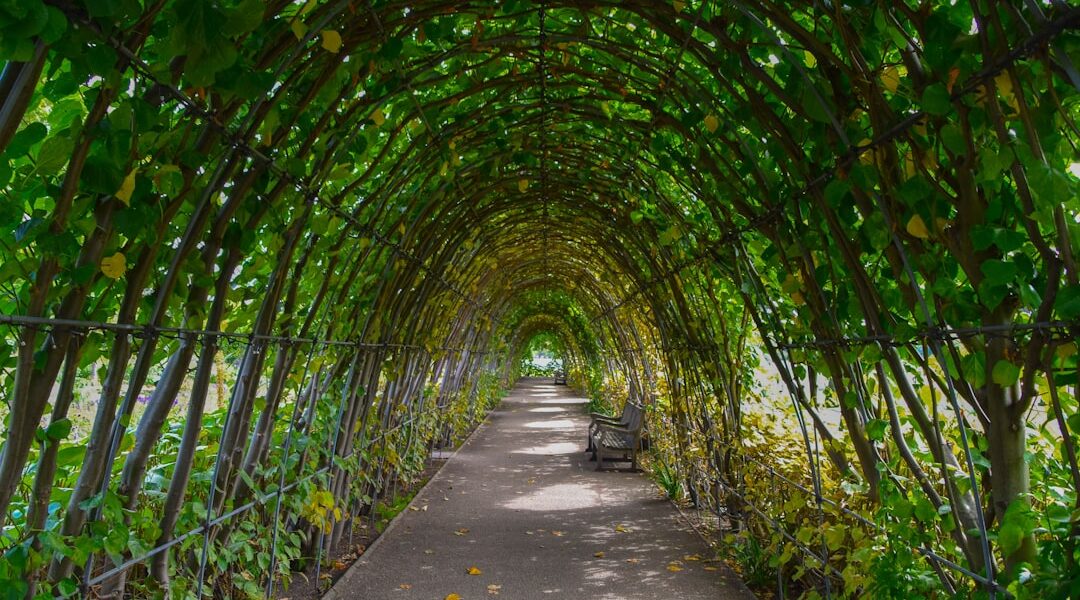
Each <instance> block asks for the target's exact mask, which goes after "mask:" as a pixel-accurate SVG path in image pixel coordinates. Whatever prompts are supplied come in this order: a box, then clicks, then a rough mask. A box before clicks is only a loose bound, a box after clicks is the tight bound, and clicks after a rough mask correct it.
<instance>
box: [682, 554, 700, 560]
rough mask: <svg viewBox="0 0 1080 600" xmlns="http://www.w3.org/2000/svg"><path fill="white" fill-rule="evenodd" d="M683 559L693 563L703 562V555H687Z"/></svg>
mask: <svg viewBox="0 0 1080 600" xmlns="http://www.w3.org/2000/svg"><path fill="white" fill-rule="evenodd" d="M682 559H683V560H691V561H693V560H701V555H700V554H687V555H685V556H683V557H682Z"/></svg>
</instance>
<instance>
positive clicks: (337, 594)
mask: <svg viewBox="0 0 1080 600" xmlns="http://www.w3.org/2000/svg"><path fill="white" fill-rule="evenodd" d="M505 400H506V398H505V397H504V398H502V399H500V400H499V403H498V404H496V405H495V406H493V407H492V408H491V410H489V411H488V413H487V414H486V415H484V419H483V420H482V421H480V422H479V423H478V424H477V425H476V427H475V428H474V429H473V430H472V433H470V434H469V436H468V437H467V438H465V441H463V442H461V444H460V445H458V447H457V448H456V449H455V450H454V453H453V454H451V455H450V457H449V458H447V459H446V462H444V463H443V465H442V466H441V467H439V470H438V471H437V472H436V473H435V474H434V475H432V476H431V479H428V480H427V483H425V484H424V485H423V486H421V487H420V489H419V490H417V491H416V495H415V496H413V498H412V500H411V501H410V502H409V504H407V505H406V506H405V508H404V509H402V511H401V512H399V513H398V514H397V515H396V516H394V518H393V519H391V520H390V522H389V523H388V524H387V525H386V529H383V530H382V533H380V534H379V537H377V538H375V541H374V542H372V543H371V545H370V546H368V547H367V548H365V549H364V553H363V554H361V555H360V556H359V557H357V559H356V562H354V563H353V564H351V565H349V568H348V569H345V572H344V573H343V574H342V575H341V577H339V578H338V580H337V581H336V582H334V585H332V586H330V589H328V590H326V593H324V594H323V595H322V596H320V598H321V600H343V599H344V598H346V596H344V595H343V591H342V590H343V589H344V588H345V585H346V584H347V583H348V580H350V579H353V577H354V576H355V575H356V572H357V571H359V570H360V569H361V568H363V567H365V566H367V563H366V562H365V561H364V557H365V556H367V555H368V554H371V553H372V552H373V551H374V550H375V549H376V548H378V547H379V544H381V543H382V541H383V540H384V539H386V535H387V534H388V533H390V532H391V531H393V530H394V529H395V528H396V527H397V526H398V523H399V522H401V520H402V519H401V517H402V516H404V515H405V513H406V512H408V510H409V507H410V506H412V505H413V504H416V502H417V501H418V500H420V499H421V498H422V497H423V496H424V494H425V493H426V492H427V490H428V488H429V487H431V485H432V484H433V483H435V482H436V481H437V480H439V479H440V478H441V477H442V475H443V471H445V470H446V465H448V464H450V461H452V460H454V459H455V458H457V455H458V453H459V452H461V451H462V450H464V449H465V447H466V446H468V445H469V444H471V443H472V441H473V438H475V437H476V435H477V434H478V433H480V431H481V430H482V429H484V428H485V427H486V426H487V425H488V421H490V420H491V415H492V414H494V413H495V411H497V410H499V409H500V408H502V405H503V402H505Z"/></svg>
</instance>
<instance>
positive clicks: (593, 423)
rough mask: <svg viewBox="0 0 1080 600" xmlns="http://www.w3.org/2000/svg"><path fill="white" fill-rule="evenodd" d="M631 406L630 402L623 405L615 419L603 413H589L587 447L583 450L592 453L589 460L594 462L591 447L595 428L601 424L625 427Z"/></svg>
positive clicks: (594, 449) (592, 448)
mask: <svg viewBox="0 0 1080 600" xmlns="http://www.w3.org/2000/svg"><path fill="white" fill-rule="evenodd" d="M631 406H633V403H632V402H627V403H626V404H624V405H623V409H622V414H620V415H619V416H617V417H613V416H611V415H605V414H604V413H598V412H590V413H589V418H590V419H591V420H590V421H589V432H588V434H587V437H588V440H587V441H588V446H587V447H586V448H585V451H586V452H591V453H592V459H591V460H596V446H594V445H593V434H594V433H596V428H597V426H599V425H600V424H601V423H604V424H607V425H618V426H620V427H626V419H627V416H628V414H629V411H630V410H631V408H630V407H631Z"/></svg>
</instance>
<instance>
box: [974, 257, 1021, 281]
mask: <svg viewBox="0 0 1080 600" xmlns="http://www.w3.org/2000/svg"><path fill="white" fill-rule="evenodd" d="M979 270H980V271H982V274H983V275H985V276H986V282H987V283H989V284H990V285H1005V284H1008V283H1012V281H1013V280H1014V279H1016V274H1017V272H1018V269H1017V268H1016V264H1014V263H1012V262H1009V261H1004V260H998V259H996V258H991V259H988V260H985V261H983V263H982V264H981V265H979Z"/></svg>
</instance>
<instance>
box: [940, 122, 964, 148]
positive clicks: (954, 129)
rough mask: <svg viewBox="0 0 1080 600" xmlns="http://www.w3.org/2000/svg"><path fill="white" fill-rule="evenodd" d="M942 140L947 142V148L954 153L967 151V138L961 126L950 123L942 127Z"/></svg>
mask: <svg viewBox="0 0 1080 600" xmlns="http://www.w3.org/2000/svg"><path fill="white" fill-rule="evenodd" d="M941 142H942V143H943V144H945V148H946V149H947V150H948V151H949V152H952V153H953V154H964V153H966V152H967V139H966V138H965V137H964V132H963V131H962V130H961V129H960V127H959V126H957V125H953V124H952V123H949V124H948V125H946V126H944V127H942V128H941Z"/></svg>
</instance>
